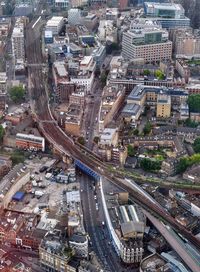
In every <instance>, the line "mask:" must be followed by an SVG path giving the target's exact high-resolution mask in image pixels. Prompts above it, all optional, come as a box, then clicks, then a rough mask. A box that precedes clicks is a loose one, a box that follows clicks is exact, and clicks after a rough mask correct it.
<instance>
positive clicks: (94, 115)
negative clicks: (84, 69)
mask: <svg viewBox="0 0 200 272" xmlns="http://www.w3.org/2000/svg"><path fill="white" fill-rule="evenodd" d="M102 91H103V90H102V88H100V82H99V79H96V80H95V82H94V84H93V87H92V90H91V97H90V99H89V103H88V105H87V112H86V116H85V134H86V146H87V147H88V148H89V149H91V150H92V147H93V139H94V136H95V135H96V133H95V131H96V130H97V129H98V128H97V124H98V121H97V120H98V114H99V108H100V104H101V95H102Z"/></svg>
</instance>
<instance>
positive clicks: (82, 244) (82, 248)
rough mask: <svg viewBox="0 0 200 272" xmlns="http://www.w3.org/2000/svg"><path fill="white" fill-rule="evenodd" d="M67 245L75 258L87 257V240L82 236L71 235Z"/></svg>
mask: <svg viewBox="0 0 200 272" xmlns="http://www.w3.org/2000/svg"><path fill="white" fill-rule="evenodd" d="M69 245H70V247H71V248H73V249H74V250H75V254H76V256H77V257H81V258H87V257H88V238H87V236H86V235H83V234H73V235H72V236H71V237H70V239H69Z"/></svg>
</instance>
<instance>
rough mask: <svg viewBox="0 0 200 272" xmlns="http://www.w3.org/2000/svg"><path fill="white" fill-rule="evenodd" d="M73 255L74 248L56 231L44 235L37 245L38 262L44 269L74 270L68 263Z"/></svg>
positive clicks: (70, 271)
mask: <svg viewBox="0 0 200 272" xmlns="http://www.w3.org/2000/svg"><path fill="white" fill-rule="evenodd" d="M73 255H74V250H73V249H71V248H70V247H69V246H68V245H67V243H66V242H64V241H62V239H61V237H60V235H59V234H57V235H56V233H52V234H50V233H49V234H48V235H46V236H45V238H44V239H43V241H42V243H41V245H40V247H39V259H40V264H41V266H42V267H43V269H45V270H46V271H54V272H57V271H63V272H76V269H75V268H73V267H71V266H70V265H69V264H68V263H69V261H70V259H71V257H72V256H73Z"/></svg>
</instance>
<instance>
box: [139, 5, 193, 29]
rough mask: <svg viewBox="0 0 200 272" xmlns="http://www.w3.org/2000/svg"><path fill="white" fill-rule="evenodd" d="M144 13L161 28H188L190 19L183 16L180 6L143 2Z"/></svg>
mask: <svg viewBox="0 0 200 272" xmlns="http://www.w3.org/2000/svg"><path fill="white" fill-rule="evenodd" d="M144 13H145V15H146V16H149V17H151V18H152V19H154V20H156V21H157V22H159V23H161V25H162V27H163V28H167V29H172V28H177V27H181V28H185V27H189V26H190V19H189V18H187V17H186V16H185V10H184V8H183V7H182V6H181V5H180V4H175V3H155V2H154V1H152V2H145V3H144Z"/></svg>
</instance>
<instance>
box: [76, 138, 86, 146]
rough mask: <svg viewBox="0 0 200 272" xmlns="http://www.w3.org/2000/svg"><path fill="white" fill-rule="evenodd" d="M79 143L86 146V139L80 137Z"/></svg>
mask: <svg viewBox="0 0 200 272" xmlns="http://www.w3.org/2000/svg"><path fill="white" fill-rule="evenodd" d="M77 141H78V143H79V144H81V145H84V144H85V139H84V138H83V137H78V140H77Z"/></svg>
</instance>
